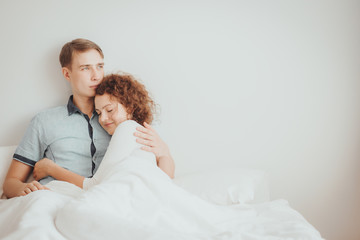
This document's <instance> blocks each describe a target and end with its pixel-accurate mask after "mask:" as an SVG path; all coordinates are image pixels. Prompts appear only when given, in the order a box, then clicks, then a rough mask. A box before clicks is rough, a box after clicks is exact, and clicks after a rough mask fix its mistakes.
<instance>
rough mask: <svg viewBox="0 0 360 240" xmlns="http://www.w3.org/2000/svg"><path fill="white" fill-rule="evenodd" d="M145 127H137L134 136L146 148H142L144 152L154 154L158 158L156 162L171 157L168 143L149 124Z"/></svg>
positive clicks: (145, 124)
mask: <svg viewBox="0 0 360 240" xmlns="http://www.w3.org/2000/svg"><path fill="white" fill-rule="evenodd" d="M144 126H145V127H137V128H136V130H137V131H138V132H135V133H134V135H135V136H136V137H138V138H137V139H136V141H137V142H138V143H141V144H143V145H145V146H143V147H141V149H142V150H145V151H148V152H152V153H154V154H155V156H156V160H157V161H159V159H160V158H162V157H170V156H171V154H170V150H169V148H168V146H167V145H166V143H165V142H164V141H163V140H162V139H161V138H160V136H159V135H158V134H157V132H156V131H155V129H153V128H152V127H151V126H150V125H149V124H147V123H144Z"/></svg>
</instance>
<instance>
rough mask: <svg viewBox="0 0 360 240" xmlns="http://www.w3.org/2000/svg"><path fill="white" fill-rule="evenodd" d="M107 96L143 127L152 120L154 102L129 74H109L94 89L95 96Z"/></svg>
mask: <svg viewBox="0 0 360 240" xmlns="http://www.w3.org/2000/svg"><path fill="white" fill-rule="evenodd" d="M106 93H107V94H109V95H110V96H111V98H115V99H116V100H117V101H119V103H120V104H122V105H123V106H124V107H125V109H126V111H127V113H128V114H129V115H130V116H131V119H132V120H134V121H136V122H137V123H139V124H141V125H143V124H144V122H146V123H148V124H150V123H151V122H152V120H153V114H154V111H155V102H154V101H153V100H152V99H151V97H150V96H149V93H148V91H147V90H146V88H145V86H144V85H143V84H141V83H140V82H139V81H137V80H136V79H135V78H134V77H133V76H132V75H130V74H110V75H107V76H105V77H104V78H103V80H102V81H101V83H100V85H99V86H98V87H97V88H96V95H104V94H106Z"/></svg>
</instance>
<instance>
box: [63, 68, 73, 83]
mask: <svg viewBox="0 0 360 240" xmlns="http://www.w3.org/2000/svg"><path fill="white" fill-rule="evenodd" d="M61 71H62V74H63V75H64V77H65V78H66V80H68V81H69V82H70V73H71V71H70V70H69V69H68V68H67V67H63V68H62V69H61Z"/></svg>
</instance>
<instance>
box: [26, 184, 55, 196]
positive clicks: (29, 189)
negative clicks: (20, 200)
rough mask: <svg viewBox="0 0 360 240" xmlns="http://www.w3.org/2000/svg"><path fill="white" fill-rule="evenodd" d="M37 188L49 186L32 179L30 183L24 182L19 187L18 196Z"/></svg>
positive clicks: (41, 188)
mask: <svg viewBox="0 0 360 240" xmlns="http://www.w3.org/2000/svg"><path fill="white" fill-rule="evenodd" d="M38 190H49V188H47V187H45V186H43V185H41V184H40V183H39V182H38V181H32V182H30V183H24V187H23V188H22V189H20V193H19V195H20V196H25V195H27V194H29V193H31V192H35V191H38Z"/></svg>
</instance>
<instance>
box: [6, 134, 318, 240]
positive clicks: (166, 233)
mask: <svg viewBox="0 0 360 240" xmlns="http://www.w3.org/2000/svg"><path fill="white" fill-rule="evenodd" d="M113 138H114V136H113ZM15 148H16V146H2V147H0V185H1V189H0V194H1V195H2V199H1V200H0V212H1V214H0V223H1V225H0V239H186V240H188V239H245V240H253V239H314V240H317V239H322V238H321V235H320V233H319V232H318V231H317V230H316V229H315V228H314V227H313V226H312V225H311V224H310V223H309V222H307V221H306V219H305V218H304V217H303V216H302V215H301V214H300V213H299V212H297V211H296V210H294V209H293V208H291V207H290V206H289V204H288V202H287V201H286V200H282V199H279V200H275V201H270V200H269V189H268V182H267V176H266V173H265V172H264V171H262V170H256V169H245V168H222V169H216V170H210V169H209V170H204V171H198V172H193V173H191V174H182V175H179V176H176V178H175V179H174V180H170V179H169V181H167V180H164V179H165V178H162V179H159V183H157V185H161V187H164V188H166V186H165V185H164V186H163V185H162V184H163V182H166V184H168V186H171V184H172V185H175V186H176V189H177V190H176V191H173V192H172V190H169V192H168V194H167V195H166V196H165V195H164V196H163V197H162V198H160V197H159V198H158V196H157V193H159V191H160V190H159V189H158V188H156V189H155V188H153V187H152V185H151V184H152V183H150V181H149V179H153V176H152V175H151V174H149V179H146V177H145V178H143V177H141V180H139V179H140V178H134V177H133V176H134V174H128V175H129V176H131V177H127V178H126V177H122V178H121V179H120V180H119V179H116V180H114V179H110V180H109V181H108V182H107V183H108V184H107V186H106V187H102V188H97V189H96V191H95V190H93V191H90V190H91V189H90V190H89V191H85V193H84V191H83V190H82V189H80V188H77V187H75V186H74V185H71V184H68V183H64V182H60V181H53V182H50V183H49V186H48V187H49V188H50V189H52V190H50V191H46V190H44V191H37V192H34V193H31V194H29V195H27V196H24V197H18V198H13V199H6V198H5V197H4V196H3V192H2V184H3V181H4V178H5V175H6V172H7V169H8V167H9V165H10V162H11V158H12V154H13V153H14V150H15ZM128 148H129V146H128ZM128 155H129V154H128ZM128 155H127V156H128ZM137 157H138V156H137ZM137 157H136V156H135V158H134V157H133V159H135V160H136V158H137ZM138 158H139V157H138ZM133 161H134V160H133ZM144 169H145V168H144ZM144 169H143V170H139V171H144ZM99 171H100V168H99ZM127 171H128V172H132V171H133V169H132V168H131V166H130V165H129V166H127ZM136 171H138V170H136ZM146 171H147V170H146ZM140 174H141V173H140ZM125 175H126V174H125ZM135 175H136V173H135ZM145 175H146V174H145ZM164 175H165V174H164ZM116 181H118V182H117V183H116V184H117V185H116V186H118V185H119V181H121V184H120V185H122V188H119V190H118V191H119V193H118V194H123V195H122V196H120V195H117V198H116V199H112V200H111V201H110V200H109V197H107V196H109V192H110V194H116V191H117V190H114V182H116ZM151 182H156V180H154V181H151ZM52 183H54V185H53V186H52V185H51V184H52ZM138 188H141V191H140V192H137V191H136V190H134V189H138ZM92 189H94V188H92ZM124 189H126V191H127V193H126V194H131V196H133V198H134V199H135V200H131V201H129V200H126V201H125V200H122V199H124V198H126V196H127V195H126V194H125V195H124ZM151 191H152V192H151ZM181 191H183V192H181ZM99 192H100V193H101V194H100V195H99V194H98V193H99ZM114 192H115V193H114ZM179 192H180V194H179ZM144 193H146V194H145V195H144ZM159 195H161V193H159ZM164 199H165V200H164ZM119 201H121V204H120V205H119ZM159 202H161V204H159ZM169 202H170V204H169ZM176 204H177V205H176ZM164 206H165V207H164ZM174 209H175V210H174ZM197 212H199V214H197ZM138 215H139V216H140V217H137V216H138Z"/></svg>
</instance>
